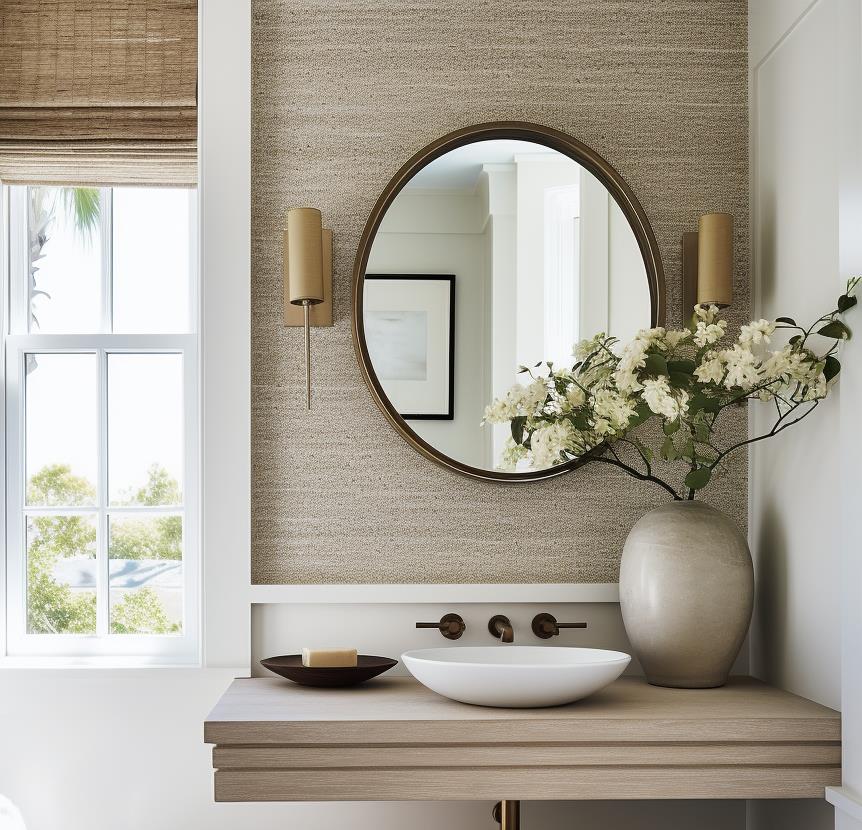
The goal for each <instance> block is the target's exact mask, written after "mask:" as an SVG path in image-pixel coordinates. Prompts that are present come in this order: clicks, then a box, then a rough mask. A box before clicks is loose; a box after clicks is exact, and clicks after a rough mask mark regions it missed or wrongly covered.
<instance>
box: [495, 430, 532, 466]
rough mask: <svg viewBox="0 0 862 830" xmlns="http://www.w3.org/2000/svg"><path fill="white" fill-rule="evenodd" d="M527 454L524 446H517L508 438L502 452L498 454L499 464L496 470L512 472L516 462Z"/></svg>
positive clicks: (512, 439)
mask: <svg viewBox="0 0 862 830" xmlns="http://www.w3.org/2000/svg"><path fill="white" fill-rule="evenodd" d="M529 454H530V451H529V450H528V449H527V448H526V447H525V446H523V445H522V444H518V443H517V442H516V441H515V439H514V438H512V437H511V436H509V437H508V438H507V439H506V440H505V442H504V443H503V451H502V452H501V453H500V463H499V465H498V467H497V469H499V470H503V471H505V472H514V470H515V468H516V467H517V466H518V462H519V461H521V460H522V459H524V458H526V457H527V456H528V455H529Z"/></svg>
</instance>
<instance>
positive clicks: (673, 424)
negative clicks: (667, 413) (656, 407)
mask: <svg viewBox="0 0 862 830" xmlns="http://www.w3.org/2000/svg"><path fill="white" fill-rule="evenodd" d="M661 428H662V429H663V430H664V434H665V435H673V434H674V433H675V432H677V431H679V418H677V419H676V420H675V421H665V422H664V423H663V424H662V427H661Z"/></svg>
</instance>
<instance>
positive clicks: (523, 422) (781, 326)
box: [484, 278, 860, 499]
mask: <svg viewBox="0 0 862 830" xmlns="http://www.w3.org/2000/svg"><path fill="white" fill-rule="evenodd" d="M859 281H860V278H854V279H853V280H851V281H850V282H849V283H848V286H847V291H846V293H844V294H842V295H841V296H840V297H839V298H838V304H837V307H836V308H835V309H834V310H833V311H831V312H829V313H828V314H824V315H823V316H821V317H819V318H818V319H817V320H815V321H814V322H813V323H812V324H811V325H810V326H808V327H807V328H805V327H803V326H800V325H799V324H798V323H797V322H796V321H795V320H793V319H792V318H789V317H778V318H777V319H776V320H775V321H769V320H757V321H753V322H751V323H749V324H748V325H744V326H742V328H741V330H740V333H739V335H738V337H737V338H736V340H735V341H734V342H733V343H731V344H729V345H723V344H724V341H725V338H726V335H727V322H726V321H725V320H722V319H719V318H718V313H719V310H718V308H716V307H715V306H709V307H705V306H696V307H695V313H694V315H693V316H692V321H691V324H690V325H689V327H688V328H687V329H680V330H667V329H664V328H653V329H645V330H643V331H640V332H638V334H637V335H636V336H635V338H634V340H632V341H631V342H630V343H628V344H626V345H625V346H622V347H621V346H620V344H619V341H617V340H616V339H615V338H613V337H608V336H606V335H605V334H604V333H601V334H598V335H596V336H595V337H593V338H592V339H591V340H585V341H583V342H581V343H579V344H578V345H577V347H576V348H575V356H576V357H577V358H578V362H577V363H575V364H574V365H573V366H572V367H571V368H564V369H557V368H555V367H554V365H553V363H551V362H546V363H544V364H543V363H537V364H536V366H535V367H533V368H534V369H539V367H541V366H545V367H546V368H547V374H534V372H533V370H530V369H527V368H526V367H521V369H520V371H521V372H523V373H526V374H528V375H529V377H530V383H529V384H527V385H522V384H515V386H513V387H512V389H510V390H509V392H507V393H506V395H505V396H503V397H502V398H498V399H497V400H495V401H494V402H493V403H492V404H491V405H490V406H488V407H487V408H486V411H485V419H484V421H485V422H488V423H506V424H509V426H510V429H511V438H510V439H509V440H508V441H507V442H506V446H505V448H504V451H503V454H502V457H501V459H500V467H501V468H502V469H508V470H514V469H518V468H522V467H523V468H532V469H546V468H547V467H550V466H554V465H557V464H564V463H566V462H567V461H570V460H572V459H575V458H579V457H582V456H585V455H587V454H589V455H590V456H591V457H592V460H595V461H599V462H601V463H605V464H613V465H614V466H616V467H618V468H620V469H621V470H624V471H625V472H626V473H628V474H629V475H630V476H633V477H634V478H636V479H638V480H640V481H648V482H651V483H653V484H656V485H658V486H660V487H662V488H663V489H664V490H665V491H667V492H668V493H670V494H671V495H672V496H673V497H674V498H675V499H682V498H684V497H687V498H689V499H692V498H694V496H695V493H696V492H697V491H698V490H700V489H702V488H703V487H705V486H706V485H707V484H708V483H709V482H710V480H711V479H712V475H713V472H714V471H715V469H716V468H717V467H718V466H719V465H720V464H722V463H723V462H724V460H725V459H726V457H727V456H728V455H729V454H730V453H732V452H734V451H736V450H738V449H740V448H742V447H745V446H748V445H750V444H753V443H756V442H758V441H763V440H765V439H767V438H772V437H774V436H776V435H778V434H779V433H780V432H783V431H784V430H785V429H787V427H789V426H792V425H793V424H796V423H799V421H801V420H802V419H803V418H806V417H807V416H808V415H809V414H810V413H811V412H812V411H813V410H814V409H816V407H817V405H818V403H819V402H820V401H821V400H822V399H823V398H825V397H826V395H827V394H828V391H829V389H830V388H831V386H832V384H833V383H834V382H835V380H836V378H837V377H838V374H839V372H840V370H841V364H840V363H839V361H838V359H837V357H836V356H835V354H836V352H837V350H838V345H839V343H840V342H841V341H842V340H845V339H848V338H849V337H850V329H849V328H848V327H847V325H846V324H845V323H844V321H843V320H842V319H841V317H842V315H843V314H844V313H845V312H847V311H849V310H850V309H851V308H852V307H853V306H854V305H856V297H855V296H854V290H855V288H856V286H857V285H858V283H859ZM779 330H789V331H793V332H795V333H794V334H793V335H792V336H791V337H790V338H789V340H788V342H787V343H786V345H784V346H783V348H781V349H778V350H776V351H768V350H767V349H766V346H767V345H768V344H769V342H770V339H771V337H772V336H773V335H774V334H775V332H776V331H779ZM814 335H817V336H819V337H821V338H825V339H826V340H827V341H829V340H831V341H832V342H831V344H830V346H829V348H828V349H827V350H826V351H825V352H822V353H819V354H818V352H817V351H815V349H814V348H812V347H811V340H812V337H813V336H814ZM755 399H757V400H760V401H772V402H773V403H774V405H775V408H776V416H777V417H776V421H775V423H774V424H773V426H772V428H771V429H770V430H769V431H768V432H765V433H763V434H762V435H758V436H755V437H752V438H748V439H746V440H745V441H739V442H737V443H735V444H732V445H730V446H728V447H726V448H723V449H722V448H721V447H719V446H718V445H717V443H716V441H715V440H714V439H715V431H716V424H717V422H718V419H719V417H720V416H721V413H722V412H723V411H724V410H725V409H727V408H728V407H731V406H741V405H742V404H744V403H746V402H747V401H749V400H755ZM800 408H804V412H802V414H800V415H798V416H797V417H793V416H794V413H797V412H798V411H799V410H800ZM652 419H657V420H659V421H660V423H661V428H662V433H663V439H662V444H661V447H660V448H659V449H658V451H657V452H656V450H655V449H653V448H651V447H650V446H648V445H647V444H646V443H644V441H643V440H642V439H641V437H640V432H639V430H638V428H639V427H641V426H642V425H643V424H644V423H645V422H647V421H649V420H652ZM617 444H625V445H628V446H630V447H631V448H632V449H633V450H634V454H635V458H636V460H635V461H634V462H632V463H629V461H628V459H626V460H624V459H623V457H622V456H621V455H620V453H619V452H618V451H617V448H616V445H617ZM656 457H660V458H661V459H662V460H663V461H665V462H668V463H671V464H672V463H675V462H678V463H679V464H681V465H683V466H684V469H685V473H684V481H683V482H682V484H683V486H681V487H678V488H675V487H673V486H672V485H671V484H670V483H668V482H667V481H665V480H664V479H662V478H661V477H660V476H658V475H656V474H655V472H654V471H653V466H652V462H653V461H654V459H655V458H656ZM636 465H637V466H636ZM638 467H641V468H642V469H639V468H638Z"/></svg>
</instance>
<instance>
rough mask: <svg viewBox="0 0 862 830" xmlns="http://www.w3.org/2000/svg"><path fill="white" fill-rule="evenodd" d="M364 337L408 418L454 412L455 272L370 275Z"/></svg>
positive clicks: (450, 415)
mask: <svg viewBox="0 0 862 830" xmlns="http://www.w3.org/2000/svg"><path fill="white" fill-rule="evenodd" d="M365 280H366V283H365V285H366V289H365V303H364V306H363V317H364V323H365V341H366V344H367V347H368V352H369V354H370V355H371V356H372V360H373V361H374V365H375V367H376V371H377V378H378V380H379V381H380V383H381V385H382V386H383V388H384V390H385V391H386V395H387V397H388V398H389V400H390V401H391V402H392V405H393V406H394V407H395V409H396V410H397V411H398V414H399V415H400V416H401V417H402V418H404V419H405V420H416V421H422V420H424V421H451V420H452V419H453V418H454V416H455V401H454V397H455V275H454V274H366V275H365Z"/></svg>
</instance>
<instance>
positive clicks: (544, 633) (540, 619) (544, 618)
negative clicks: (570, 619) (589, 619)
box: [533, 613, 587, 640]
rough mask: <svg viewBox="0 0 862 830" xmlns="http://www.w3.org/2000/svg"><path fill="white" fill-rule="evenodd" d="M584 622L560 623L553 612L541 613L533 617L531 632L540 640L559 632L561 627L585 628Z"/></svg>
mask: <svg viewBox="0 0 862 830" xmlns="http://www.w3.org/2000/svg"><path fill="white" fill-rule="evenodd" d="M586 627H587V624H586V623H585V622H575V623H561V622H557V618H556V617H555V616H554V615H553V614H548V613H542V614H536V616H535V617H533V634H535V635H536V636H537V637H539V638H540V639H542V640H548V639H550V638H551V637H553V636H555V635H557V634H559V633H560V629H561V628H586Z"/></svg>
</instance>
